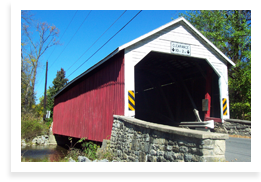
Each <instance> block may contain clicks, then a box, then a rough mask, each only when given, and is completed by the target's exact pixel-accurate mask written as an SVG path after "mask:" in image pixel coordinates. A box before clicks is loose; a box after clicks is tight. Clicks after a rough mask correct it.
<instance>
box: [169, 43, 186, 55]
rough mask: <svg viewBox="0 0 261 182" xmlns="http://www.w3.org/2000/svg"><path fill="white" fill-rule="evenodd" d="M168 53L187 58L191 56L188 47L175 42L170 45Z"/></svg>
mask: <svg viewBox="0 0 261 182" xmlns="http://www.w3.org/2000/svg"><path fill="white" fill-rule="evenodd" d="M170 52H171V53H175V54H183V55H188V56H190V55H191V54H190V53H191V50H190V45H187V44H181V43H177V42H171V43H170Z"/></svg>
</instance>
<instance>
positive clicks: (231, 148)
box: [225, 137, 251, 162]
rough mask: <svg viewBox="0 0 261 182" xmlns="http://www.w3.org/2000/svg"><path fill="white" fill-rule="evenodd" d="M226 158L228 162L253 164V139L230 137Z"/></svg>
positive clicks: (227, 142) (227, 141) (227, 143)
mask: <svg viewBox="0 0 261 182" xmlns="http://www.w3.org/2000/svg"><path fill="white" fill-rule="evenodd" d="M225 157H226V160H227V161H228V162H251V139H248V138H233V137H229V139H227V140H226V154H225Z"/></svg>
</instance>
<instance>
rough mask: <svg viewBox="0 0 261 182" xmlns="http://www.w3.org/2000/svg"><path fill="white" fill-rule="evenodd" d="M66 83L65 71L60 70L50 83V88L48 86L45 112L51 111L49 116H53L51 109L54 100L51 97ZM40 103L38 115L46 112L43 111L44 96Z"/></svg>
mask: <svg viewBox="0 0 261 182" xmlns="http://www.w3.org/2000/svg"><path fill="white" fill-rule="evenodd" d="M67 82H68V79H67V78H66V77H65V71H64V69H63V68H61V70H60V71H57V74H56V77H55V78H54V80H53V82H52V86H49V88H48V90H47V93H46V110H48V111H51V116H50V117H52V115H53V107H54V98H53V96H54V95H55V94H56V93H58V92H59V91H60V90H61V89H62V88H63V87H64V86H65V85H66V84H67ZM39 100H40V103H39V104H38V106H37V107H38V108H40V109H39V111H38V112H39V113H41V114H45V113H46V112H45V111H44V110H43V104H44V103H43V102H44V96H42V97H41V98H40V99H39Z"/></svg>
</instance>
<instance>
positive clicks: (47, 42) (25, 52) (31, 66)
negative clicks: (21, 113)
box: [21, 11, 59, 111]
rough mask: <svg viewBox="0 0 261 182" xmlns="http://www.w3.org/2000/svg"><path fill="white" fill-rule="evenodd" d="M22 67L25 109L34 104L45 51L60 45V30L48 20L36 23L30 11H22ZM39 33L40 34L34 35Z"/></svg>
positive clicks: (23, 106)
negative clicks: (38, 69) (47, 21)
mask: <svg viewBox="0 0 261 182" xmlns="http://www.w3.org/2000/svg"><path fill="white" fill-rule="evenodd" d="M21 22H22V25H21V35H22V40H21V60H22V61H21V67H22V69H21V70H22V71H21V72H22V80H21V81H22V87H21V88H22V91H21V92H22V95H21V96H22V104H23V105H22V108H23V109H24V110H25V111H28V109H30V108H31V106H32V105H34V100H35V93H34V87H35V83H36V75H37V68H38V67H39V63H40V58H41V57H42V55H43V54H44V53H45V51H46V50H47V49H48V48H50V47H52V46H54V45H58V43H59V42H58V41H57V37H58V35H59V30H58V28H56V27H55V26H54V25H52V26H51V25H49V24H48V23H46V22H40V23H36V22H35V21H34V20H33V19H32V15H30V12H29V11H21ZM33 32H34V33H38V36H34V34H33Z"/></svg>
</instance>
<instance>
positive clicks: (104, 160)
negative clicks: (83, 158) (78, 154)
mask: <svg viewBox="0 0 261 182" xmlns="http://www.w3.org/2000/svg"><path fill="white" fill-rule="evenodd" d="M98 162H109V160H108V159H102V160H99V161H98Z"/></svg>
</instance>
